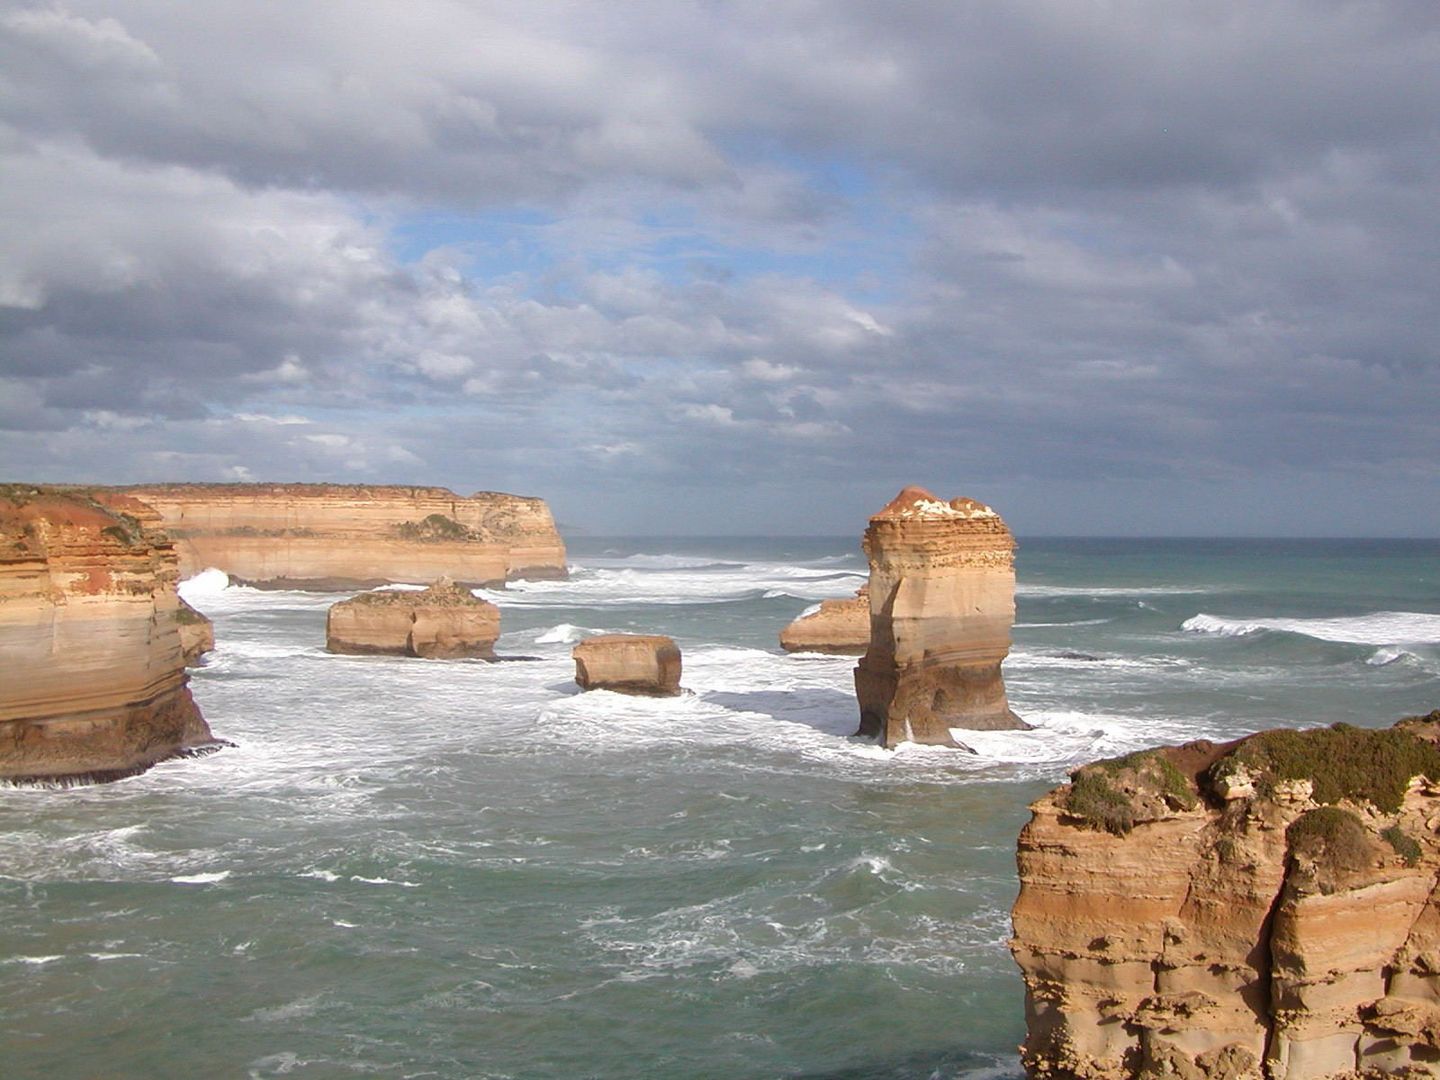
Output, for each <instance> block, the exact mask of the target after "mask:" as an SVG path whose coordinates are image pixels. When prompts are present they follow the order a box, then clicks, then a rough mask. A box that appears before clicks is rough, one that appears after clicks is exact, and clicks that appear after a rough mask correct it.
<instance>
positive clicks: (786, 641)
mask: <svg viewBox="0 0 1440 1080" xmlns="http://www.w3.org/2000/svg"><path fill="white" fill-rule="evenodd" d="M869 644H870V587H869V586H868V585H862V586H860V588H859V589H857V590H856V592H855V595H854V596H853V597H850V598H849V599H846V600H822V601H821V602H820V607H819V609H818V610H816V611H812V612H811V613H810V614H808V615H801V616H800V617H799V618H798V619H796V620H795V621H794V622H792V623H791V624H790V625H789V626H787V627H785V629H784V630H781V631H780V646H781V648H783V649H784V650H785V651H786V652H813V653H829V654H831V655H834V656H864V655H865V650H866V648H867V647H868V646H869Z"/></svg>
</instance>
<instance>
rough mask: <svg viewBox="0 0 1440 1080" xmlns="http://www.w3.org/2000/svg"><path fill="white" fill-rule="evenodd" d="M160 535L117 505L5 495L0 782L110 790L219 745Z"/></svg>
mask: <svg viewBox="0 0 1440 1080" xmlns="http://www.w3.org/2000/svg"><path fill="white" fill-rule="evenodd" d="M157 523H158V518H157V515H155V513H154V512H153V511H152V510H151V509H150V508H149V507H147V506H146V505H144V504H143V503H141V502H139V501H137V500H135V499H133V498H129V497H127V496H124V495H119V494H116V493H114V492H95V493H90V494H86V493H82V492H78V491H57V490H50V489H44V488H34V487H27V486H23V485H6V486H4V487H0V655H3V656H4V658H5V668H6V670H5V678H3V679H0V780H7V781H11V782H40V783H76V782H84V781H99V780H114V779H118V778H120V777H123V776H129V775H133V774H134V773H138V772H143V771H144V770H145V769H147V768H149V767H150V766H151V765H154V764H155V763H156V762H159V761H164V760H165V759H167V758H171V757H175V756H179V755H183V754H188V753H194V752H199V751H202V750H205V749H212V748H214V747H216V746H218V745H220V744H219V743H217V741H216V740H215V739H214V738H213V737H212V736H211V734H210V729H209V727H208V726H207V725H206V723H205V720H204V718H203V717H202V716H201V715H200V710H199V709H198V708H197V707H196V705H195V702H194V700H193V699H192V698H191V696H190V688H189V679H188V676H187V675H186V674H185V660H184V655H183V651H182V646H181V638H180V618H181V617H180V614H179V613H180V598H179V596H178V595H177V594H176V591H175V585H176V582H177V581H178V579H179V571H178V568H177V563H176V556H175V551H174V548H173V546H172V545H171V542H170V540H169V538H168V537H167V536H166V535H165V534H164V533H163V532H162V531H160V530H159V529H157V528H155V525H156V524H157Z"/></svg>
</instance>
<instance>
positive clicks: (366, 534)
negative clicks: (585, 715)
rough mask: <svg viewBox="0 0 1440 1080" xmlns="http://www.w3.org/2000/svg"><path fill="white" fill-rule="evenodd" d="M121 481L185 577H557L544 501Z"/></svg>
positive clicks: (320, 586)
mask: <svg viewBox="0 0 1440 1080" xmlns="http://www.w3.org/2000/svg"><path fill="white" fill-rule="evenodd" d="M120 490H123V491H125V492H127V493H129V494H131V495H134V496H135V497H137V498H140V499H142V500H144V501H145V502H147V503H149V504H150V505H151V506H153V507H154V508H155V510H156V511H157V512H158V513H159V515H160V517H161V520H162V522H163V524H164V527H165V529H166V530H167V531H168V532H169V533H170V535H171V537H172V538H173V539H174V541H175V547H176V551H177V553H178V555H179V558H180V570H181V573H182V575H183V576H185V577H189V576H191V575H193V574H197V573H199V572H200V571H202V570H205V569H207V568H209V567H215V568H216V569H219V570H224V571H225V572H226V573H227V574H229V575H230V576H231V578H233V579H234V580H235V581H237V582H240V583H243V584H247V585H253V586H256V587H259V588H287V589H301V588H303V589H317V590H322V591H332V590H334V591H338V590H348V589H357V588H373V587H375V586H378V585H386V584H397V583H398V584H411V585H423V584H425V583H426V582H429V581H434V580H435V579H436V578H438V577H440V576H442V575H444V576H448V577H450V578H453V579H454V580H455V581H459V582H462V583H464V584H467V585H474V586H480V585H499V584H502V583H504V582H505V581H506V580H507V579H513V578H563V577H565V576H566V563H565V544H564V542H563V541H562V540H561V539H560V534H559V533H558V532H557V531H556V529H555V521H554V519H553V518H552V517H551V516H550V509H549V507H547V506H546V505H545V502H544V500H542V499H536V498H530V497H526V496H521V495H507V494H504V493H502V492H496V491H481V492H477V493H476V494H474V495H470V496H468V497H465V496H460V495H456V494H455V493H454V492H453V491H450V490H448V489H447V488H441V487H405V486H400V485H375V484H149V485H136V486H133V487H128V488H124V489H120Z"/></svg>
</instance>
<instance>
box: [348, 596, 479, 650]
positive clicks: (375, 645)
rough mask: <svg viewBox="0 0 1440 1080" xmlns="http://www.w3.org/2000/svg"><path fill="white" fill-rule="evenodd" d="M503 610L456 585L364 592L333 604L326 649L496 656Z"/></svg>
mask: <svg viewBox="0 0 1440 1080" xmlns="http://www.w3.org/2000/svg"><path fill="white" fill-rule="evenodd" d="M499 637H500V609H499V608H497V607H496V606H495V605H494V604H492V603H490V602H489V601H486V600H481V599H479V598H478V597H476V596H474V595H473V594H472V593H471V592H470V590H469V589H465V588H462V587H461V586H459V585H456V584H455V583H454V582H452V581H446V580H440V581H437V582H435V583H434V584H433V585H431V586H430V587H429V588H427V589H424V590H421V591H416V590H409V589H406V590H398V589H394V590H391V589H387V590H380V591H377V592H368V593H361V594H360V595H359V596H355V597H352V598H351V599H349V600H342V601H340V603H338V604H334V605H332V606H331V608H330V611H329V614H328V615H326V618H325V648H326V650H327V651H329V652H332V653H342V654H346V655H351V656H367V655H368V656H416V657H425V658H428V659H444V660H455V659H462V658H467V657H468V658H475V659H482V660H491V659H494V657H495V641H496V639H497V638H499Z"/></svg>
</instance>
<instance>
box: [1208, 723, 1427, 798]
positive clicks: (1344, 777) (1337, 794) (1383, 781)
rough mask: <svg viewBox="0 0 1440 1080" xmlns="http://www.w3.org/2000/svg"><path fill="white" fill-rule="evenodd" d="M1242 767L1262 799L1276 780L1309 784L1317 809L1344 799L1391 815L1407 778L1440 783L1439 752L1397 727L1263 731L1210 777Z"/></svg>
mask: <svg viewBox="0 0 1440 1080" xmlns="http://www.w3.org/2000/svg"><path fill="white" fill-rule="evenodd" d="M1432 715H1434V714H1432ZM1242 766H1243V767H1244V768H1245V769H1247V770H1248V771H1249V772H1250V773H1251V774H1252V775H1254V776H1255V780H1256V791H1257V792H1258V793H1259V794H1261V795H1268V794H1269V792H1270V790H1271V789H1272V788H1273V786H1274V784H1275V782H1276V781H1279V780H1309V781H1310V783H1311V784H1312V785H1313V792H1312V796H1311V797H1312V798H1314V800H1315V801H1316V802H1317V803H1321V804H1324V805H1329V804H1333V803H1337V802H1340V801H1341V800H1342V799H1349V800H1350V801H1352V802H1356V803H1370V804H1372V805H1373V806H1375V807H1376V808H1378V809H1379V810H1382V811H1384V812H1385V813H1388V814H1393V813H1396V812H1397V811H1399V809H1400V804H1401V802H1402V801H1403V800H1404V798H1405V789H1406V788H1407V787H1409V785H1410V780H1411V779H1412V778H1413V777H1416V776H1425V777H1427V778H1429V779H1431V780H1440V747H1437V746H1436V745H1435V744H1434V743H1431V742H1429V741H1427V740H1425V739H1421V738H1418V737H1417V736H1415V735H1412V734H1411V733H1410V732H1408V731H1406V730H1405V728H1404V727H1403V726H1402V727H1393V728H1385V729H1382V730H1379V731H1373V730H1370V729H1367V728H1357V727H1351V726H1350V725H1349V724H1336V725H1334V726H1333V727H1328V728H1316V729H1313V730H1310V731H1265V732H1262V733H1260V734H1259V735H1255V736H1252V737H1251V738H1249V739H1246V740H1245V741H1244V742H1243V743H1241V744H1240V745H1239V746H1238V747H1236V749H1235V752H1234V753H1233V754H1231V755H1230V756H1229V757H1226V758H1223V759H1221V760H1220V761H1218V762H1216V763H1215V766H1214V768H1213V769H1212V770H1211V773H1210V775H1211V777H1212V778H1214V779H1216V780H1223V779H1225V778H1227V777H1228V776H1231V775H1233V774H1234V773H1235V772H1236V771H1237V770H1239V769H1240V768H1241V767H1242Z"/></svg>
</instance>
